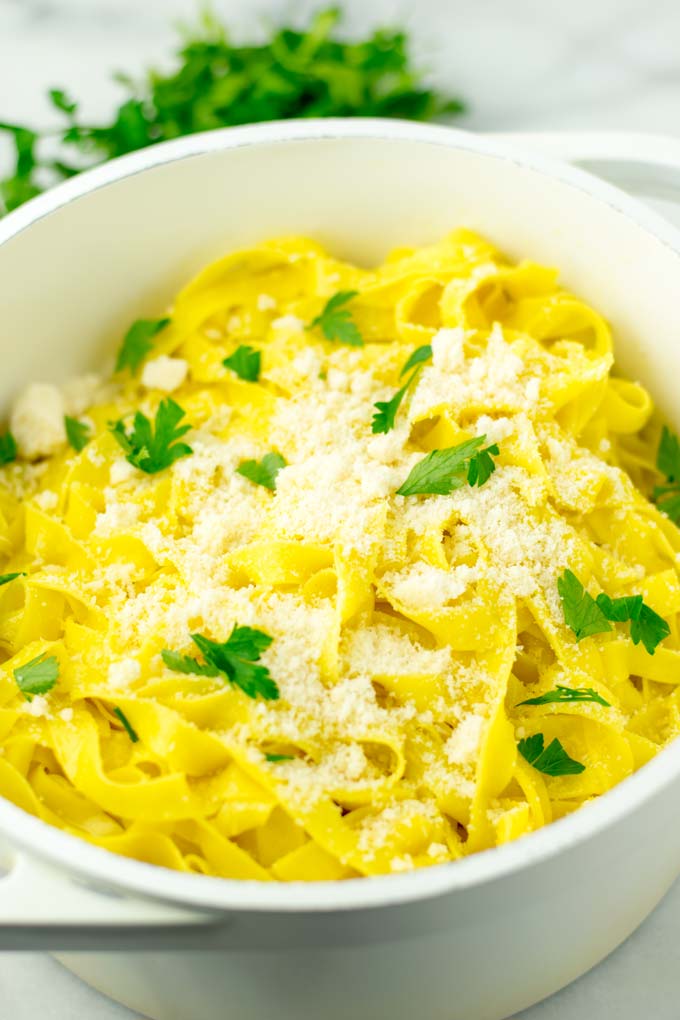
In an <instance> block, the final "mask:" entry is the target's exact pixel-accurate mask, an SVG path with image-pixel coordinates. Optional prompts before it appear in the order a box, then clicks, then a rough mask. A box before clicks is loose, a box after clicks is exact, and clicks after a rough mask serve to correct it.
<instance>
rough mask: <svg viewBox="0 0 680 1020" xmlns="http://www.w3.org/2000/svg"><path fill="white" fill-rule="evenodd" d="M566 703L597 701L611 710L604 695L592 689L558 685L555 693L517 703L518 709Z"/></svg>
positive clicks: (548, 692)
mask: <svg viewBox="0 0 680 1020" xmlns="http://www.w3.org/2000/svg"><path fill="white" fill-rule="evenodd" d="M564 701H596V702H597V704H598V705H604V707H605V708H611V705H610V704H609V702H608V701H605V700H604V698H603V697H602V695H601V694H598V693H597V691H594V690H593V688H592V687H565V686H564V685H563V684H557V686H556V688H555V690H554V691H546V693H545V694H541V695H540V697H538V698H527V700H526V701H520V702H518V703H517V707H518V708H519V706H520V705H551V704H553V703H557V702H564Z"/></svg>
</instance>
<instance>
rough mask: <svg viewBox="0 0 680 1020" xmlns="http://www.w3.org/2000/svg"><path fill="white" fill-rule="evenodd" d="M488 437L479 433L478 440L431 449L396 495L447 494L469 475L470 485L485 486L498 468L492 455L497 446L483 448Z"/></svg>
mask: <svg viewBox="0 0 680 1020" xmlns="http://www.w3.org/2000/svg"><path fill="white" fill-rule="evenodd" d="M485 440H486V436H477V437H476V438H475V439H466V440H465V442H464V443H459V444H458V446H449V447H447V449H445V450H432V451H431V453H428V455H427V456H426V457H423V459H422V460H420V461H418V463H417V464H416V465H415V466H414V467H413V468H412V470H411V473H410V474H409V476H408V478H407V479H406V481H405V482H404V483H403V485H401V486H400V488H398V489H397V494H398V495H399V496H418V495H423V494H433V495H438V496H448V495H449V493H451V492H453V491H454V490H455V489H460V488H461V487H462V486H463V485H464V484H465V480H466V476H467V481H468V482H469V484H470V485H475V484H477V485H483V484H484V482H485V481H487V479H488V477H489V475H490V474H491V472H492V471H493V470H495V464H494V463H493V461H492V460H491V457H490V456H489V455H490V454H491V453H498V447H497V446H495V445H494V446H488V447H486V448H485V449H483V450H480V447H481V446H482V445H483V443H484V441H485ZM487 458H488V461H490V462H491V464H492V467H491V469H489V468H488V464H487ZM473 465H475V466H474V467H473Z"/></svg>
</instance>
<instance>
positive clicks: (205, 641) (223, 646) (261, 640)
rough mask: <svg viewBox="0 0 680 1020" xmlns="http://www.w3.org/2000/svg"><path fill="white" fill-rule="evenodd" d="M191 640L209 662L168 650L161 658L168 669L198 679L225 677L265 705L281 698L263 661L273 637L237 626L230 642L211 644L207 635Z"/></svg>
mask: <svg viewBox="0 0 680 1020" xmlns="http://www.w3.org/2000/svg"><path fill="white" fill-rule="evenodd" d="M191 640H192V641H193V642H194V644H195V645H196V647H197V648H198V650H199V651H200V652H201V654H202V655H203V658H204V659H205V662H199V661H198V660H197V659H194V658H192V657H191V656H189V655H179V654H178V653H177V652H173V651H170V650H168V649H164V650H163V651H162V652H161V656H162V658H163V662H164V663H165V665H166V666H167V667H168V669H172V670H174V671H175V672H178V673H194V674H196V675H197V676H213V677H216V676H222V677H224V678H225V679H226V680H228V681H229V682H230V683H232V684H234V685H235V686H236V687H239V688H240V689H241V690H242V691H243V693H244V694H247V695H248V697H249V698H257V697H261V698H264V700H265V701H275V700H276V699H278V698H279V688H278V686H277V684H276V682H275V681H274V680H273V679H272V676H271V674H270V672H269V670H268V668H267V667H266V666H263V665H262V664H261V663H260V661H259V659H260V656H261V655H262V652H264V651H266V649H267V648H269V646H270V644H271V643H272V641H273V638H271V637H270V636H269V634H265V632H264V631H262V630H258V629H257V628H255V627H238V626H235V627H234V628H233V630H232V632H231V634H230V635H229V637H228V638H227V640H226V641H222V642H219V641H211V640H210V638H207V637H204V636H203V634H192V635H191Z"/></svg>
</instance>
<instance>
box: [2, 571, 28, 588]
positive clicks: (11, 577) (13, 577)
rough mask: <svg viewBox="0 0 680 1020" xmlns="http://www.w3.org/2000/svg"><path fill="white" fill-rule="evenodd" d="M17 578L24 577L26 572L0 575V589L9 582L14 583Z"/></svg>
mask: <svg viewBox="0 0 680 1020" xmlns="http://www.w3.org/2000/svg"><path fill="white" fill-rule="evenodd" d="M17 577H26V571H25V570H20V571H19V572H18V573H16V574H0V587H2V585H3V584H9V582H10V581H15V580H16V579H17Z"/></svg>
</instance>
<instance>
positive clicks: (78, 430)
mask: <svg viewBox="0 0 680 1020" xmlns="http://www.w3.org/2000/svg"><path fill="white" fill-rule="evenodd" d="M64 427H65V429H66V438H67V439H68V441H69V443H70V444H71V446H72V447H73V449H74V450H76V452H77V453H80V451H81V450H83V449H84V448H85V447H86V446H87V444H88V443H89V441H90V426H89V425H86V424H85V422H84V421H78V419H77V418H70V417H69V416H68V415H67V414H65V415H64Z"/></svg>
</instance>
